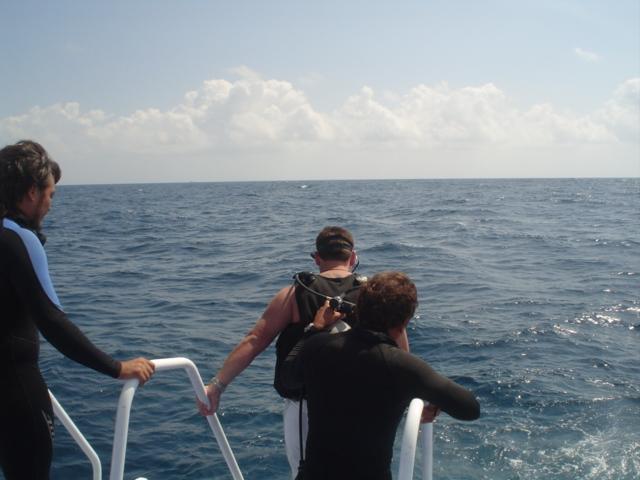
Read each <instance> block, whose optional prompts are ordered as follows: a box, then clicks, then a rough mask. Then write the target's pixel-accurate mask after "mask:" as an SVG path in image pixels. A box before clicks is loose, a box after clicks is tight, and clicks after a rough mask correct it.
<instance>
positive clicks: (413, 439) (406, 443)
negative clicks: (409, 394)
mask: <svg viewBox="0 0 640 480" xmlns="http://www.w3.org/2000/svg"><path fill="white" fill-rule="evenodd" d="M424 406H425V402H424V401H422V400H421V399H419V398H414V399H413V400H411V403H410V404H409V411H408V412H407V419H406V421H405V424H404V432H403V434H402V447H401V449H400V467H399V469H398V480H411V479H412V478H413V468H414V465H415V459H416V447H417V443H418V433H419V431H420V418H421V417H422V409H423V408H424ZM432 434H433V425H432V424H430V423H429V424H425V428H424V429H423V432H422V443H423V457H422V460H423V466H422V478H423V479H424V480H431V479H432V478H433V450H432Z"/></svg>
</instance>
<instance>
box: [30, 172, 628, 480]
mask: <svg viewBox="0 0 640 480" xmlns="http://www.w3.org/2000/svg"><path fill="white" fill-rule="evenodd" d="M639 212H640V180H639V179H575V180H574V179H566V180H455V181H454V180H437V181H436V180H434V181H426V180H425V181H422V180H412V181H391V180H390V181H340V182H304V184H303V182H261V183H191V184H156V185H117V186H60V187H59V188H58V193H57V195H56V199H55V206H54V208H53V210H52V212H51V214H50V216H49V217H48V219H47V221H46V225H45V227H46V233H47V234H48V237H49V241H48V243H47V251H48V255H49V263H50V270H51V274H52V278H53V281H54V284H55V286H56V290H57V292H58V295H59V297H60V299H61V301H62V303H63V306H64V308H65V310H66V311H67V312H68V313H69V315H70V318H71V319H72V320H73V321H74V322H75V323H76V324H78V325H79V326H80V327H81V328H82V330H83V331H84V332H85V333H87V335H88V336H89V337H90V338H91V339H92V340H93V341H94V342H95V343H96V344H97V345H99V346H100V347H101V348H103V349H104V350H106V351H107V352H109V353H111V354H112V355H114V356H115V357H116V358H120V359H125V358H130V357H133V356H139V355H144V356H147V357H150V358H164V357H175V356H185V357H188V358H190V359H192V360H193V361H194V362H195V363H196V364H197V365H198V366H199V368H200V371H201V373H202V376H203V378H205V379H207V378H209V377H210V376H211V375H212V374H213V373H215V371H216V370H217V369H218V368H219V367H220V365H221V364H222V362H223V360H224V358H225V357H226V355H227V354H228V353H229V351H230V350H231V349H232V348H233V346H234V345H235V344H236V343H237V342H238V341H239V340H240V339H241V338H242V337H243V335H244V334H245V333H246V332H247V331H248V330H249V329H250V327H251V326H252V325H253V323H254V322H255V321H256V319H257V318H258V317H259V315H260V314H261V312H262V311H263V309H264V307H265V306H266V304H267V302H268V301H269V299H270V298H271V296H272V295H274V294H275V292H276V291H277V290H279V289H280V288H281V287H283V286H285V285H287V284H289V283H290V282H291V277H292V275H293V273H295V272H296V271H301V270H312V269H313V264H312V262H311V259H310V258H309V252H311V251H312V250H313V241H314V238H315V235H316V234H317V232H318V231H319V229H320V228H321V227H323V226H325V225H329V224H339V225H344V226H346V227H347V228H349V229H350V230H352V231H353V232H354V234H355V236H356V241H357V249H358V252H359V255H360V260H361V265H360V268H359V271H360V272H361V273H363V274H368V275H371V274H373V273H375V272H378V271H382V270H402V271H404V272H406V273H408V274H409V275H410V276H411V277H412V278H413V279H414V281H415V282H416V285H417V287H418V291H419V296H420V306H419V308H418V311H417V313H416V316H415V318H414V319H413V320H412V322H411V324H410V333H409V334H410V341H411V347H412V349H413V351H414V352H415V353H417V354H418V355H420V356H421V357H423V358H425V359H426V360H427V361H429V362H430V363H431V364H432V365H433V366H434V367H435V368H436V369H437V370H439V371H441V372H442V373H444V374H446V375H448V376H450V377H452V378H453V379H455V380H456V381H458V382H460V383H461V384H463V385H465V386H466V387H468V388H470V389H472V390H473V391H474V392H475V394H476V395H477V396H478V398H479V400H480V403H481V405H482V417H481V418H480V420H478V421H476V422H471V423H465V422H459V421H455V420H453V419H451V418H447V417H446V415H442V416H440V417H439V419H438V421H437V422H436V424H435V429H434V431H435V450H434V452H435V453H434V461H435V468H434V478H438V479H451V480H453V479H488V480H501V479H505V480H506V479H532V478H544V479H558V480H560V479H566V480H574V479H598V480H602V479H611V480H631V479H636V478H638V477H639V475H640V474H639V472H640V437H639V435H638V432H640V349H639V348H638V345H639V343H640V337H639V335H640V331H639V330H640V248H639V247H640V213H639ZM41 366H42V370H43V372H44V376H45V378H46V379H47V382H48V384H49V387H50V388H51V390H52V391H53V392H54V393H55V395H56V396H57V398H58V399H59V400H60V402H61V403H62V405H63V406H64V407H65V408H66V409H67V411H68V412H69V413H70V415H71V416H72V418H73V419H74V420H75V421H76V423H77V425H78V426H79V428H80V429H81V430H82V431H83V432H84V433H85V435H86V436H87V438H88V439H89V440H90V442H91V443H92V445H93V446H94V448H95V449H96V451H97V452H98V454H99V455H100V457H101V459H102V462H103V468H104V470H105V475H106V473H107V472H108V469H109V459H110V455H111V442H112V435H113V425H114V418H115V409H116V403H117V398H118V395H119V391H120V386H121V384H120V383H119V382H118V381H116V380H112V379H109V378H106V377H104V376H102V375H99V374H97V373H94V372H91V371H89V370H87V369H86V368H83V367H81V366H78V365H76V364H74V363H73V362H72V361H70V360H67V359H66V358H64V357H62V356H61V355H60V354H59V353H58V352H57V351H55V350H54V349H53V348H52V347H51V346H49V345H48V344H47V343H46V342H43V351H42V358H41ZM273 366H274V351H273V347H270V348H269V349H268V350H267V351H266V352H265V353H264V354H262V355H261V356H260V357H259V358H258V359H257V360H256V361H255V362H254V364H253V365H252V366H251V367H250V368H249V369H247V370H246V371H245V372H244V373H243V374H242V375H241V376H239V377H238V378H237V379H236V381H234V382H233V384H232V385H231V386H230V387H229V389H228V390H227V392H226V393H225V394H224V396H223V400H222V407H221V411H220V420H221V422H222V425H223V427H224V429H225V431H226V434H227V436H228V438H229V441H230V444H231V446H232V448H233V450H234V452H235V454H236V456H237V459H238V462H239V464H240V468H241V470H242V471H243V473H244V475H245V478H247V479H285V478H287V475H288V466H287V462H286V458H285V455H284V450H283V440H282V433H281V417H280V412H281V401H280V399H279V397H278V396H277V395H276V394H275V392H274V391H273V389H272V387H271V383H272V375H273ZM345 401H348V400H347V399H345ZM54 455H55V458H54V467H53V478H54V479H69V478H89V477H90V467H89V465H88V462H87V460H86V459H85V458H84V456H83V455H82V453H81V452H80V450H79V449H78V447H77V446H76V445H75V443H74V442H73V441H72V440H71V438H70V436H69V435H68V434H67V433H66V431H65V430H64V428H63V427H62V426H61V425H60V424H59V423H58V425H57V431H56V440H55V454H54ZM394 471H397V470H395V467H394ZM125 476H126V478H136V477H137V476H144V477H149V478H150V479H153V478H162V479H164V480H167V479H199V478H230V475H229V473H228V471H227V468H226V466H225V463H224V461H223V459H222V457H221V454H220V452H219V449H218V447H217V445H216V442H215V440H214V438H213V436H212V435H211V433H210V431H209V430H208V426H207V424H206V422H205V421H204V420H203V419H202V417H200V416H199V415H198V414H197V413H196V409H195V405H194V400H193V394H192V392H191V391H190V387H189V385H188V383H187V381H186V377H185V376H184V375H183V374H182V373H181V372H175V373H174V372H167V373H162V374H159V375H157V376H156V377H155V378H154V379H153V381H152V382H150V383H149V384H148V385H146V386H145V387H143V388H142V389H141V390H140V391H139V393H138V394H137V395H136V398H135V401H134V405H133V410H132V414H131V428H130V435H129V445H128V449H127V463H126V470H125Z"/></svg>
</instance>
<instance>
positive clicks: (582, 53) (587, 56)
mask: <svg viewBox="0 0 640 480" xmlns="http://www.w3.org/2000/svg"><path fill="white" fill-rule="evenodd" d="M573 52H574V53H575V54H576V55H577V56H578V57H579V58H580V59H581V60H584V61H585V62H599V61H600V59H601V57H600V55H598V54H597V53H595V52H590V51H588V50H584V49H582V48H580V47H576V48H574V49H573Z"/></svg>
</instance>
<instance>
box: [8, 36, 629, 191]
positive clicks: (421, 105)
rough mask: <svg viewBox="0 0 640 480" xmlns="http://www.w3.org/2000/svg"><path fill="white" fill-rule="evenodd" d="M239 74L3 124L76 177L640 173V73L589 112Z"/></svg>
mask: <svg viewBox="0 0 640 480" xmlns="http://www.w3.org/2000/svg"><path fill="white" fill-rule="evenodd" d="M575 53H576V55H578V56H579V57H581V58H583V59H584V60H586V61H590V62H592V61H597V60H598V59H599V57H598V55H597V54H595V53H592V52H588V51H586V50H582V49H579V48H576V49H575ZM230 76H233V77H234V78H233V79H224V78H216V79H211V80H206V81H204V82H203V83H202V85H201V86H200V87H199V88H198V89H196V90H193V91H188V92H186V93H185V94H184V96H183V100H182V101H181V102H180V103H179V104H177V105H175V106H174V107H173V108H170V109H165V110H162V109H156V108H148V109H144V110H136V111H133V112H131V113H129V114H126V115H119V116H117V115H114V114H111V113H110V112H109V110H108V107H105V108H103V109H99V110H86V109H83V107H82V105H80V104H79V103H78V102H66V103H56V104H52V105H47V106H36V107H33V108H31V109H30V110H28V111H27V112H24V113H23V114H20V115H13V116H8V117H4V118H0V141H1V142H2V143H3V144H7V143H11V142H14V141H17V140H19V139H22V138H32V139H35V140H37V141H40V142H41V143H42V144H43V145H44V146H45V148H47V149H48V150H49V151H50V152H51V153H52V154H53V156H54V157H55V158H57V159H58V160H59V161H60V162H61V164H62V166H63V170H64V172H65V179H66V181H68V182H69V183H112V182H123V181H127V182H130V181H133V182H157V181H215V180H279V179H282V180H293V179H300V180H305V179H307V180H309V179H330V178H441V177H466V178H469V177H529V176H532V177H541V176H542V177H544V176H561V177H563V176H576V177H578V176H638V175H640V77H638V78H630V79H627V80H625V81H623V82H621V83H620V84H619V85H617V86H612V92H611V96H610V98H609V99H608V100H607V101H605V102H604V103H603V104H602V105H600V106H599V108H597V109H595V110H593V111H591V112H588V113H586V114H576V113H572V112H571V111H567V110H563V109H561V108H559V107H558V106H555V105H551V104H549V103H541V104H535V105H531V106H528V107H526V108H521V107H518V106H517V104H516V102H515V101H514V100H513V99H512V98H510V96H509V92H505V91H503V90H501V89H500V88H499V87H498V86H496V85H494V84H492V83H486V84H481V85H473V86H466V87H461V88H454V87H451V86H449V85H448V84H446V83H439V84H435V85H425V84H419V85H415V86H414V87H412V88H410V89H408V90H407V91H402V92H400V91H397V92H394V91H382V92H377V91H374V90H373V89H372V88H370V87H367V86H363V87H362V88H361V89H360V90H359V91H356V92H354V93H353V94H351V95H350V96H348V98H346V99H345V100H344V101H343V102H342V104H341V105H339V106H338V107H337V108H335V109H334V110H332V111H329V112H325V111H321V110H320V109H319V108H318V107H316V106H314V104H313V102H312V100H311V99H310V98H308V97H307V95H306V94H305V92H304V91H303V90H301V89H300V88H298V87H296V85H295V84H294V82H291V81H287V80H282V79H273V78H271V79H265V78H263V77H262V76H261V75H259V74H258V73H256V72H253V71H251V70H250V69H249V68H247V67H241V68H237V69H235V70H234V71H233V72H232V73H231V75H230ZM551 167H553V168H551Z"/></svg>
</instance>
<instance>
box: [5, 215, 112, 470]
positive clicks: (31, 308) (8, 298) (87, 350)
mask: <svg viewBox="0 0 640 480" xmlns="http://www.w3.org/2000/svg"><path fill="white" fill-rule="evenodd" d="M43 244H44V237H43V236H41V235H40V234H39V232H38V231H37V230H35V229H33V228H30V227H29V225H28V224H27V222H25V221H24V220H21V219H19V218H14V219H11V218H0V466H1V467H2V471H3V472H4V475H5V477H6V479H7V480H13V479H18V478H19V479H46V478H49V467H50V464H51V455H52V440H53V411H52V407H51V400H50V398H49V395H48V392H47V386H46V384H45V382H44V380H43V378H42V376H41V374H40V370H39V368H38V355H39V350H40V339H39V336H38V331H39V332H40V333H42V335H43V336H44V337H45V338H46V339H47V340H48V341H49V342H50V343H51V344H52V345H53V346H54V347H55V348H56V349H58V350H59V351H60V352H62V353H63V354H64V355H65V356H67V357H69V358H71V359H72V360H75V361H76V362H79V363H81V364H83V365H85V366H87V367H90V368H92V369H94V370H97V371H99V372H101V373H104V374H106V375H109V376H111V377H114V378H117V377H118V376H119V374H120V368H121V366H120V362H118V361H116V360H114V359H113V358H111V357H110V356H109V355H107V354H106V353H104V352H102V351H101V350H100V349H98V348H97V347H96V346H94V345H93V344H92V343H91V342H90V341H89V339H87V337H85V335H84V334H83V333H82V332H81V331H80V330H79V329H78V327H76V326H75V325H74V324H73V323H71V322H70V321H69V320H68V319H67V316H66V314H65V313H64V311H63V310H62V306H61V305H60V301H59V300H58V296H57V295H56V292H55V290H54V288H53V284H52V282H51V278H50V277H49V269H48V264H47V256H46V253H45V251H44V248H43Z"/></svg>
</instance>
